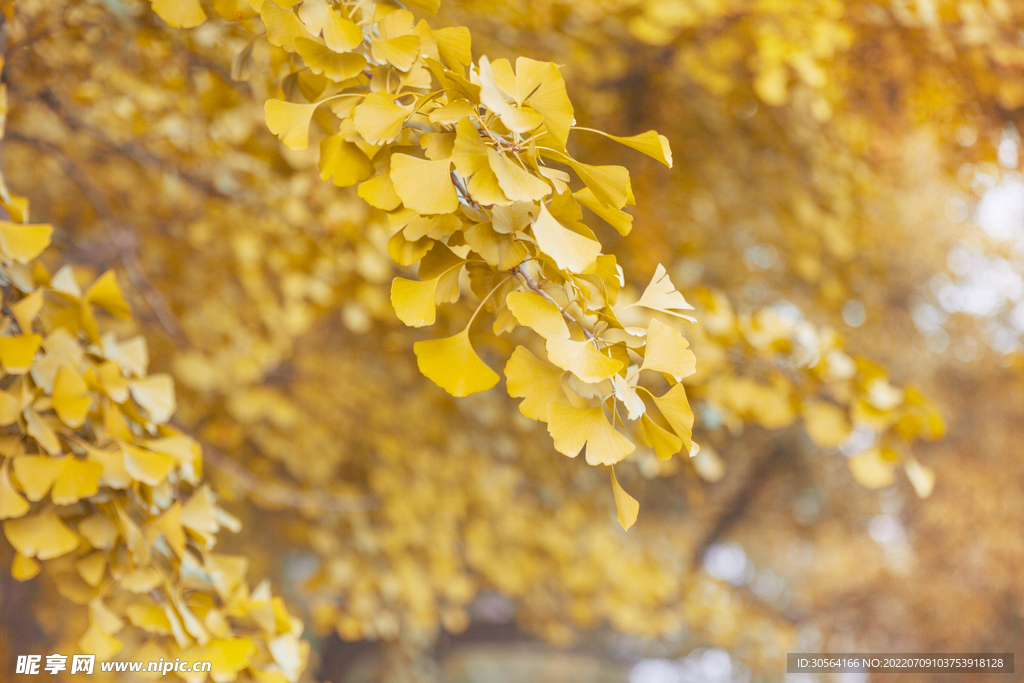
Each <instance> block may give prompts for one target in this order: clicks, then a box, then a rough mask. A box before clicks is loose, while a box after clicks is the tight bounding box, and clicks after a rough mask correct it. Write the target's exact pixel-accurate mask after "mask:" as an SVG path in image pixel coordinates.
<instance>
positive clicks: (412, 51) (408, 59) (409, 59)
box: [370, 34, 420, 71]
mask: <svg viewBox="0 0 1024 683" xmlns="http://www.w3.org/2000/svg"><path fill="white" fill-rule="evenodd" d="M370 52H371V54H372V55H373V58H374V59H375V60H377V61H378V62H385V63H387V64H390V65H391V66H393V67H395V68H396V69H398V70H399V71H408V70H409V69H411V68H412V65H413V63H414V62H415V61H416V60H417V58H419V56H420V37H419V36H416V35H412V34H409V35H406V36H398V37H396V38H391V39H389V40H381V39H379V38H374V39H373V41H372V43H371V45H370Z"/></svg>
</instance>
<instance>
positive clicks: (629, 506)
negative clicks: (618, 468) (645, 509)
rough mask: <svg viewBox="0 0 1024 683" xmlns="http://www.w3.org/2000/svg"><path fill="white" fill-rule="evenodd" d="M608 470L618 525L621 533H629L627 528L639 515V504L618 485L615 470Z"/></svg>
mask: <svg viewBox="0 0 1024 683" xmlns="http://www.w3.org/2000/svg"><path fill="white" fill-rule="evenodd" d="M608 469H610V470H611V472H612V495H613V496H615V509H616V510H618V513H619V524H621V525H622V529H623V531H629V527H631V526H633V524H634V523H635V522H636V518H637V515H638V514H639V513H640V503H638V502H636V498H634V497H633V496H631V495H629V494H628V493H626V490H625V489H623V488H622V486H620V485H619V480H618V479H616V478H615V468H614V467H609V468H608Z"/></svg>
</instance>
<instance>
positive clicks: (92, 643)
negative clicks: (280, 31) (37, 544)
mask: <svg viewBox="0 0 1024 683" xmlns="http://www.w3.org/2000/svg"><path fill="white" fill-rule="evenodd" d="M263 4H265V5H271V4H273V3H272V2H264V3H263ZM78 647H80V648H81V649H82V652H88V653H90V654H94V655H96V658H97V659H98V660H100V661H101V662H102V661H106V660H108V659H110V658H111V657H113V656H114V655H116V654H117V653H118V652H120V651H121V649H122V648H124V644H122V643H121V641H120V640H118V639H117V638H115V637H114V636H112V635H110V634H109V633H104V632H103V631H102V630H100V629H99V627H97V626H96V625H95V624H92V625H90V626H89V628H88V629H86V631H85V634H84V635H83V636H82V637H81V638H79V639H78Z"/></svg>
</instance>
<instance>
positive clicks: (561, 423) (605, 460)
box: [548, 403, 636, 465]
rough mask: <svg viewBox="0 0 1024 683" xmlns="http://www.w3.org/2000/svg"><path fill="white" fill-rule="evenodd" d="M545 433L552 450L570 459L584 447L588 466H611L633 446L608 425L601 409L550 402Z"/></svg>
mask: <svg viewBox="0 0 1024 683" xmlns="http://www.w3.org/2000/svg"><path fill="white" fill-rule="evenodd" d="M548 433H549V434H551V437H552V438H553V439H554V442H555V450H556V451H558V452H559V453H562V454H564V455H568V456H569V457H570V458H575V457H576V456H577V455H579V453H580V449H582V448H583V445H584V444H586V446H587V456H586V457H587V464H588V465H614V464H615V463H617V462H619V461H620V460H622V459H623V458H625V457H626V456H627V455H629V454H630V453H632V452H633V451H634V450H635V449H636V446H634V445H633V443H632V442H631V441H630V440H629V439H627V438H626V437H624V436H623V435H622V434H620V433H619V432H617V431H615V428H613V427H612V426H611V424H609V423H608V419H607V418H606V417H605V416H604V409H603V408H602V407H601V406H597V407H596V408H590V409H583V408H574V407H572V406H567V405H562V404H559V403H552V404H550V405H549V406H548Z"/></svg>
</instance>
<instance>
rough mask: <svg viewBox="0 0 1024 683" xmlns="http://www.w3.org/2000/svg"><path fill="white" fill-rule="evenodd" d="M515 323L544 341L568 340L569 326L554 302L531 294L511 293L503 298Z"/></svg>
mask: <svg viewBox="0 0 1024 683" xmlns="http://www.w3.org/2000/svg"><path fill="white" fill-rule="evenodd" d="M505 304H506V305H507V306H508V309H509V310H510V311H512V315H514V316H515V318H516V321H517V322H518V323H519V324H520V325H525V326H527V327H529V328H530V329H532V330H533V331H534V332H536V333H537V334H539V335H540V336H542V337H544V338H545V339H547V338H549V337H552V336H555V337H564V338H565V339H568V338H569V326H568V325H566V324H565V318H564V317H563V316H562V312H561V311H560V310H558V306H556V305H555V302H553V301H551V300H550V299H547V298H545V297H543V296H541V295H540V294H534V293H533V292H512V293H511V294H509V295H508V296H507V297H506V298H505Z"/></svg>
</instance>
